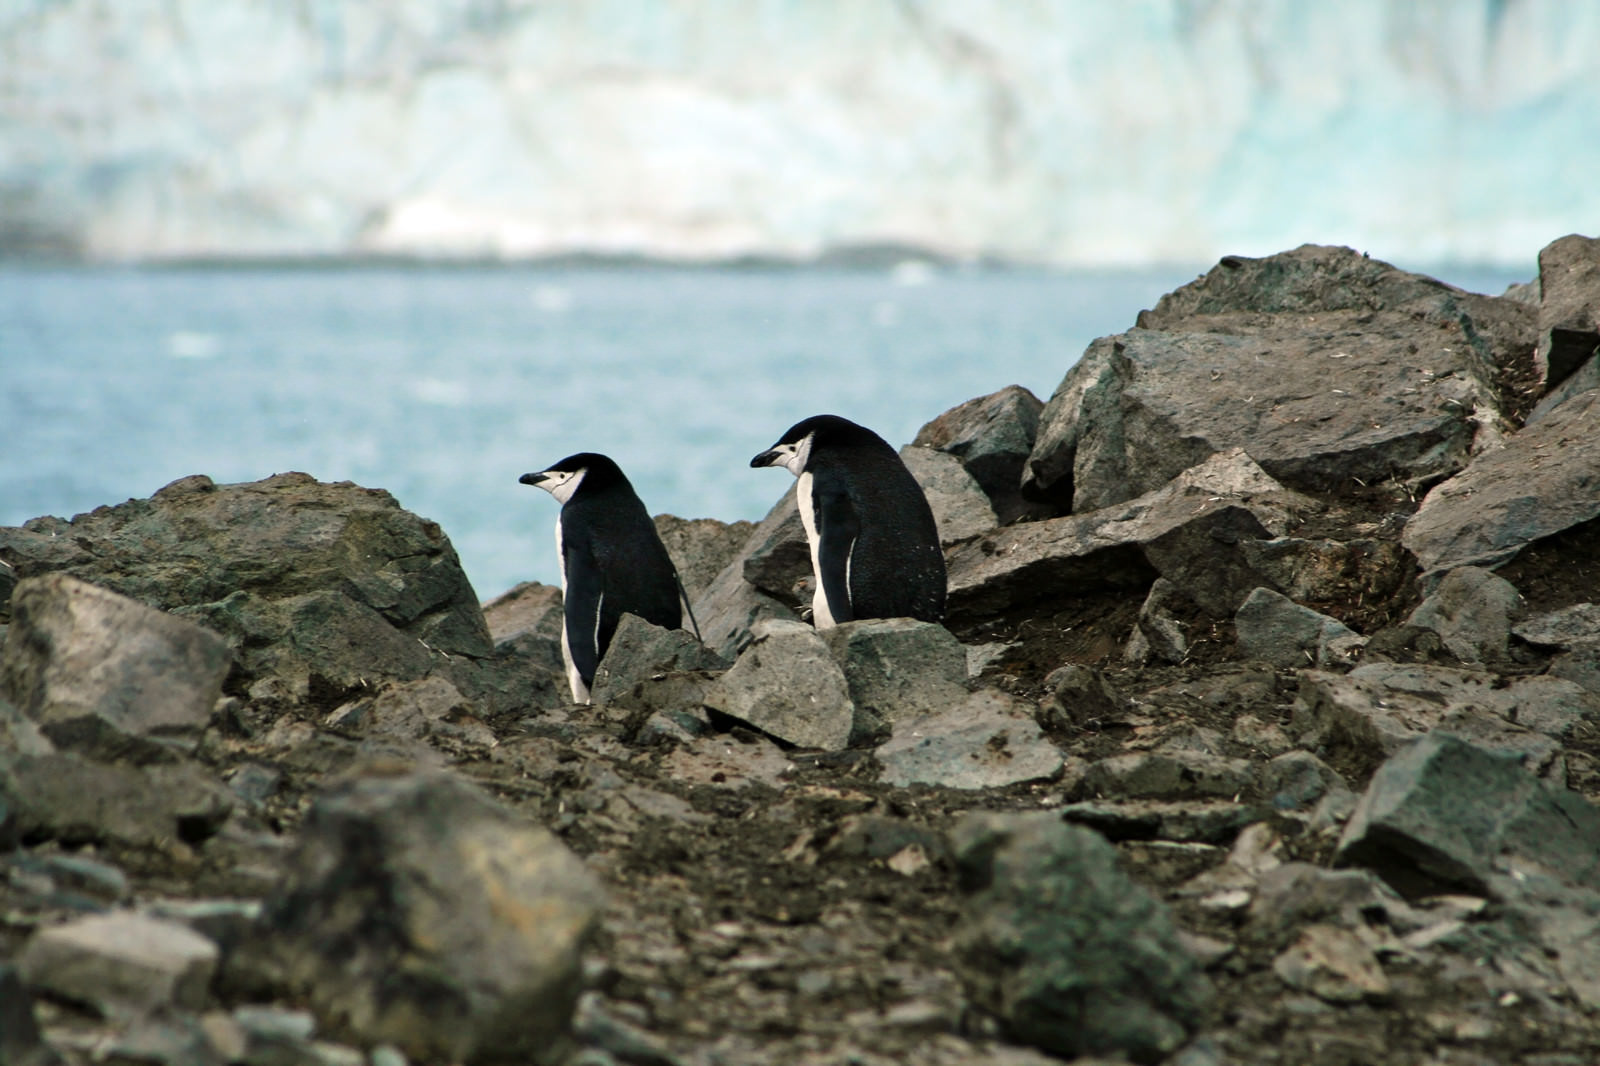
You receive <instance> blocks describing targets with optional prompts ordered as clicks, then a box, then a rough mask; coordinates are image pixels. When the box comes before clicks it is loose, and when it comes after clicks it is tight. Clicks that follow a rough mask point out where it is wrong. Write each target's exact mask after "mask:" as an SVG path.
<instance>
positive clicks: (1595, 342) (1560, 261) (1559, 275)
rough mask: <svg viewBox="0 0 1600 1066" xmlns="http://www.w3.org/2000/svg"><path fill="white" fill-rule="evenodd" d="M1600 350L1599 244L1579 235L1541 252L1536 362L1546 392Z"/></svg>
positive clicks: (1545, 248)
mask: <svg viewBox="0 0 1600 1066" xmlns="http://www.w3.org/2000/svg"><path fill="white" fill-rule="evenodd" d="M1597 348H1600V240H1596V239H1594V238H1593V237H1581V236H1579V235H1578V234H1576V233H1573V234H1569V235H1568V236H1565V237H1562V238H1561V239H1560V240H1557V241H1552V242H1551V243H1550V244H1547V245H1545V247H1544V249H1543V250H1542V251H1541V252H1540V253H1539V347H1538V348H1537V349H1535V351H1534V356H1533V358H1534V363H1535V365H1536V366H1537V367H1538V369H1539V377H1540V380H1541V381H1542V382H1543V383H1544V385H1545V387H1546V388H1547V389H1549V388H1554V387H1555V386H1557V385H1559V384H1561V382H1562V381H1563V380H1565V379H1566V378H1567V377H1568V376H1569V375H1571V374H1572V373H1573V372H1574V371H1576V370H1577V369H1578V368H1579V367H1581V366H1583V365H1584V364H1585V363H1588V362H1590V361H1591V360H1592V359H1593V357H1594V354H1595V350H1596V349H1597Z"/></svg>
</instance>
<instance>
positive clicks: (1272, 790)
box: [1261, 751, 1355, 811]
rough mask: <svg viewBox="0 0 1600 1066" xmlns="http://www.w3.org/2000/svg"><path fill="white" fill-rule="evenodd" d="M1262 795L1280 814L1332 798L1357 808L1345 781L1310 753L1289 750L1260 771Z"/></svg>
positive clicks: (1353, 795) (1335, 771)
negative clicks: (1342, 800) (1339, 799)
mask: <svg viewBox="0 0 1600 1066" xmlns="http://www.w3.org/2000/svg"><path fill="white" fill-rule="evenodd" d="M1261 794H1262V795H1263V796H1264V797H1266V799H1267V801H1268V802H1269V803H1271V804H1272V806H1273V808H1274V809H1276V810H1280V811H1292V810H1304V809H1306V808H1309V807H1312V806H1314V805H1316V804H1318V803H1320V802H1322V801H1323V800H1325V799H1326V798H1328V797H1330V796H1333V797H1338V798H1341V799H1347V800H1348V802H1349V803H1350V805H1351V806H1354V805H1355V793H1353V792H1351V791H1350V786H1349V785H1348V784H1347V783H1346V782H1345V779H1344V778H1343V777H1342V776H1340V774H1339V772H1338V771H1337V770H1335V769H1334V768H1333V767H1331V766H1329V765H1328V764H1327V763H1325V762H1323V761H1322V760H1321V759H1319V758H1317V757H1316V756H1315V755H1313V754H1312V753H1311V752H1309V751H1286V752H1284V753H1283V754H1282V755H1279V756H1278V757H1277V758H1275V759H1273V760H1271V761H1270V762H1268V763H1267V765H1266V766H1265V767H1263V768H1262V770H1261ZM1346 809H1347V810H1348V808H1346Z"/></svg>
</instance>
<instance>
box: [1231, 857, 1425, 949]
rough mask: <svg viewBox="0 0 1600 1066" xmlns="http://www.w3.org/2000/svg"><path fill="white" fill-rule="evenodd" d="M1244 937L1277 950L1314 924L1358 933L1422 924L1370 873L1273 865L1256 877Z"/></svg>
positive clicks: (1293, 864) (1300, 864)
mask: <svg viewBox="0 0 1600 1066" xmlns="http://www.w3.org/2000/svg"><path fill="white" fill-rule="evenodd" d="M1245 918H1246V933H1247V935H1248V936H1249V937H1250V938H1251V939H1252V940H1255V941H1258V942H1260V943H1263V944H1266V945H1269V946H1272V947H1279V946H1282V945H1284V944H1286V943H1288V942H1289V941H1290V939H1291V938H1292V937H1293V936H1294V933H1295V930H1296V929H1299V928H1303V927H1305V926H1307V925H1309V924H1312V923H1316V924H1320V925H1325V926H1330V927H1333V928H1338V929H1345V930H1360V929H1363V928H1365V927H1366V926H1367V925H1368V924H1369V923H1382V924H1383V925H1386V926H1388V927H1390V928H1394V929H1398V930H1400V931H1402V932H1406V931H1410V930H1411V929H1413V928H1416V927H1417V926H1418V925H1419V924H1422V923H1424V922H1425V921H1426V919H1419V918H1418V917H1417V916H1416V914H1415V912H1414V911H1413V909H1412V907H1411V906H1410V905H1409V904H1407V903H1406V901H1405V900H1404V899H1402V898H1401V897H1400V895H1399V894H1398V893H1396V892H1395V891H1394V889H1392V888H1390V887H1389V886H1388V885H1387V884H1385V883H1384V882H1383V881H1382V880H1381V879H1380V878H1378V877H1377V875H1375V874H1374V873H1373V872H1372V871H1370V870H1361V869H1355V870H1348V869H1347V870H1329V869H1325V868H1323V867H1321V866H1315V865H1313V864H1311V863H1308V862H1285V863H1281V864H1280V863H1274V864H1273V865H1272V866H1271V867H1270V868H1267V869H1263V870H1262V871H1261V872H1260V874H1259V875H1258V878H1257V881H1256V884H1255V891H1254V896H1253V898H1252V900H1251V902H1250V909H1249V910H1248V911H1247V912H1246V916H1245Z"/></svg>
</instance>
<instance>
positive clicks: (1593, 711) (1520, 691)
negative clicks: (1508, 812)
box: [1294, 662, 1600, 774]
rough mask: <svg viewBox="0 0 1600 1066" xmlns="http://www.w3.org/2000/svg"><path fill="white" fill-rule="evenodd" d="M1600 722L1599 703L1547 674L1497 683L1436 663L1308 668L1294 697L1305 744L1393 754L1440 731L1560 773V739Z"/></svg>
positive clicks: (1367, 755) (1476, 673) (1540, 770)
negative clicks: (1348, 669)
mask: <svg viewBox="0 0 1600 1066" xmlns="http://www.w3.org/2000/svg"><path fill="white" fill-rule="evenodd" d="M1597 721H1600V702H1597V701H1596V699H1595V697H1593V696H1591V695H1589V694H1588V693H1586V692H1584V691H1583V690H1582V689H1581V688H1580V687H1579V686H1577V685H1575V684H1572V683H1571V682H1568V681H1563V680H1560V679H1559V678H1553V677H1542V676H1541V677H1519V678H1514V679H1509V680H1506V681H1502V680H1501V679H1500V678H1498V677H1497V676H1496V675H1494V674H1489V673H1485V672H1482V671H1475V670H1454V669H1450V668H1448V667H1442V666H1427V665H1407V664H1399V663H1382V662H1379V663H1366V664H1363V665H1362V666H1359V667H1357V668H1356V669H1355V670H1353V671H1351V672H1350V673H1349V674H1343V675H1340V674H1331V673H1326V672H1323V671H1315V670H1308V671H1306V672H1304V673H1303V674H1302V675H1301V681H1300V691H1299V694H1298V695H1297V696H1296V699H1295V713H1294V729H1295V731H1296V732H1297V733H1298V734H1299V735H1300V737H1301V740H1302V742H1303V743H1305V744H1306V746H1308V747H1322V746H1324V745H1326V746H1330V747H1335V748H1344V749H1346V750H1352V751H1354V752H1356V753H1358V754H1359V755H1361V756H1362V757H1365V758H1369V759H1377V758H1383V757H1386V756H1389V755H1392V754H1394V753H1395V752H1397V751H1399V750H1400V749H1402V748H1403V747H1405V746H1406V745H1408V744H1410V743H1411V742H1412V741H1414V740H1415V739H1416V738H1417V737H1419V736H1421V735H1423V734H1424V733H1429V732H1432V731H1436V730H1437V731H1445V732H1449V733H1452V734H1455V735H1457V736H1461V737H1466V738H1468V739H1470V740H1473V741H1474V742H1475V743H1478V744H1481V745H1486V746H1488V747H1492V748H1495V749H1498V750H1502V751H1508V752H1513V753H1516V754H1518V755H1519V756H1520V757H1522V758H1523V759H1525V760H1526V761H1527V764H1528V766H1529V768H1530V769H1532V770H1533V771H1534V772H1537V773H1557V774H1559V773H1561V772H1562V771H1561V769H1560V766H1559V760H1558V758H1557V757H1558V756H1559V754H1560V751H1561V743H1560V742H1561V741H1563V740H1565V739H1566V738H1567V737H1568V736H1569V735H1571V734H1572V732H1573V730H1574V729H1576V728H1577V727H1578V726H1579V725H1580V724H1581V723H1585V722H1597Z"/></svg>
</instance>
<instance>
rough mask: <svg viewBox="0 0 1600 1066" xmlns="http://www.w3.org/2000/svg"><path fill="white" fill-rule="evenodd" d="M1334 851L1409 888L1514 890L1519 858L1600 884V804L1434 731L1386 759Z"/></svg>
mask: <svg viewBox="0 0 1600 1066" xmlns="http://www.w3.org/2000/svg"><path fill="white" fill-rule="evenodd" d="M1463 797H1471V801H1470V802H1462V798H1463ZM1336 859H1337V861H1338V862H1339V863H1341V864H1343V865H1355V866H1364V867H1366V868H1368V869H1371V870H1374V871H1376V872H1377V873H1378V874H1379V875H1380V876H1381V877H1382V878H1383V879H1384V880H1385V881H1387V882H1388V883H1389V884H1390V885H1392V886H1394V887H1395V888H1397V889H1399V890H1400V891H1401V892H1402V893H1405V894H1407V895H1413V894H1420V893H1423V892H1427V891H1437V890H1440V889H1444V890H1450V889H1457V890H1465V891H1467V892H1475V893H1479V894H1484V893H1489V892H1495V893H1496V894H1499V895H1502V896H1505V895H1511V896H1516V895H1518V894H1520V890H1518V889H1516V888H1515V887H1514V886H1515V884H1516V881H1517V878H1516V875H1515V873H1514V872H1513V870H1512V868H1511V867H1510V866H1508V863H1511V864H1514V863H1517V862H1529V863H1533V864H1536V865H1537V866H1538V867H1539V868H1540V869H1541V870H1542V871H1544V872H1545V873H1546V874H1548V875H1550V876H1553V877H1556V878H1559V879H1560V880H1561V881H1563V882H1565V883H1567V884H1571V885H1577V886H1581V887H1584V888H1587V889H1590V890H1600V811H1597V810H1596V809H1595V808H1594V807H1593V806H1592V805H1591V804H1589V803H1588V802H1586V801H1585V800H1584V799H1583V798H1582V797H1581V796H1579V795H1578V794H1577V793H1575V792H1568V791H1566V790H1565V789H1558V788H1551V787H1550V786H1549V785H1547V784H1545V783H1544V782H1543V781H1541V780H1539V779H1538V778H1536V777H1534V776H1533V775H1532V774H1531V773H1529V772H1528V771H1527V770H1526V769H1524V768H1523V766H1522V765H1521V761H1520V760H1519V759H1517V758H1516V757H1515V756H1514V755H1509V754H1506V753H1504V752H1497V751H1491V750H1488V749H1486V748H1483V747H1479V746H1477V745H1475V744H1471V743H1469V742H1467V741H1465V740H1462V739H1461V738H1459V737H1456V736H1452V735H1450V734H1448V733H1438V732H1436V733H1430V734H1428V735H1427V736H1425V737H1423V738H1422V739H1420V740H1418V741H1417V742H1416V743H1414V744H1412V745H1410V746H1409V747H1406V748H1405V749H1404V750H1402V751H1401V752H1400V753H1399V754H1397V755H1395V756H1393V757H1392V758H1390V759H1389V760H1388V761H1387V762H1385V763H1384V764H1383V765H1382V766H1381V767H1379V768H1378V771H1377V773H1375V774H1374V775H1373V777H1372V782H1371V784H1370V785H1368V787H1367V791H1366V794H1365V795H1363V796H1362V797H1361V802H1360V803H1359V804H1358V805H1357V807H1356V811H1355V813H1354V814H1353V815H1352V816H1351V818H1350V823H1349V825H1347V826H1346V827H1345V832H1344V836H1343V838H1342V839H1341V840H1340V842H1339V850H1338V853H1337V856H1336Z"/></svg>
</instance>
